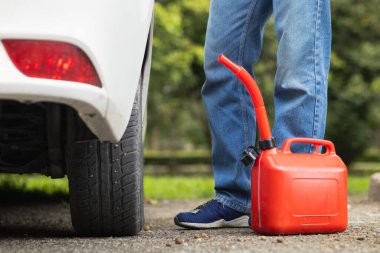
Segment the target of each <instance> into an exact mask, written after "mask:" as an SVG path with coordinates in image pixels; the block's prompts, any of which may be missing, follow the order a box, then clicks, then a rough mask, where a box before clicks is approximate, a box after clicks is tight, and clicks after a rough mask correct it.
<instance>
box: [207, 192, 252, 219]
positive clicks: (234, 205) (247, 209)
mask: <svg viewBox="0 0 380 253" xmlns="http://www.w3.org/2000/svg"><path fill="white" fill-rule="evenodd" d="M213 199H215V200H216V201H219V202H220V203H222V204H223V205H225V206H228V207H229V208H232V209H234V210H235V211H238V212H240V213H245V214H248V215H251V207H250V206H249V207H247V205H243V204H241V203H238V202H236V201H233V200H230V199H228V198H227V197H226V196H223V195H221V194H219V193H217V194H215V196H214V198H213Z"/></svg>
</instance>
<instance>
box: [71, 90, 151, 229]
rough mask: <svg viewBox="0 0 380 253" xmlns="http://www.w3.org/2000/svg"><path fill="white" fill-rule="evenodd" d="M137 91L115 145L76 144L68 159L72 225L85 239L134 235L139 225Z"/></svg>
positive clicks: (140, 173) (140, 185)
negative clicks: (118, 140)
mask: <svg viewBox="0 0 380 253" xmlns="http://www.w3.org/2000/svg"><path fill="white" fill-rule="evenodd" d="M140 108H142V107H141V89H140V87H139V88H138V91H137V93H136V98H135V101H134V105H133V110H132V113H131V117H130V120H129V123H128V127H127V129H126V131H125V133H124V135H123V137H122V139H121V140H120V142H118V143H114V144H111V143H101V142H100V141H97V140H90V141H78V142H75V143H74V144H73V145H72V146H73V147H71V146H70V147H69V148H73V150H72V152H71V154H72V155H71V158H69V160H68V165H69V166H68V177H69V188H70V207H71V216H72V223H73V226H74V228H75V229H76V231H77V232H79V233H80V234H84V235H102V236H108V235H114V236H123V235H135V234H137V233H138V232H139V231H140V230H141V229H142V226H143V223H144V214H143V202H144V199H143V183H142V177H143V159H142V158H143V154H142V152H143V149H142V112H141V110H140Z"/></svg>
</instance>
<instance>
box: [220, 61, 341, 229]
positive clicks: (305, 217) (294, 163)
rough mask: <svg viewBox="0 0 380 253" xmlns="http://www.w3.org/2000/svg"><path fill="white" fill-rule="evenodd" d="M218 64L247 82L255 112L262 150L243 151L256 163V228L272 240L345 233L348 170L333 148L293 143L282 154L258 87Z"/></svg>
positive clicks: (305, 140)
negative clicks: (299, 150) (300, 150)
mask: <svg viewBox="0 0 380 253" xmlns="http://www.w3.org/2000/svg"><path fill="white" fill-rule="evenodd" d="M218 60H219V62H221V63H222V64H224V65H225V66H226V67H228V68H229V69H230V70H231V71H233V72H234V74H235V75H236V76H237V77H238V78H239V79H240V80H241V81H242V82H243V84H244V85H245V87H246V88H247V90H248V92H249V94H250V95H251V98H252V102H253V104H254V107H255V113H256V118H257V123H258V128H259V132H260V140H259V146H260V150H259V149H256V148H252V147H251V148H250V149H248V150H247V151H246V152H245V153H246V156H247V157H248V158H249V159H251V160H253V161H254V160H255V159H256V160H255V161H254V162H255V163H254V166H253V168H252V171H251V189H252V191H251V194H252V216H251V217H252V218H251V222H252V224H251V227H252V229H253V230H254V231H255V232H256V233H259V234H268V235H280V234H310V233H334V232H342V231H344V230H346V228H347V168H346V166H345V164H344V163H343V161H342V160H341V159H340V158H339V156H337V155H336V153H335V147H334V144H333V143H332V142H331V141H326V140H319V139H311V138H291V139H287V140H286V141H285V142H284V143H283V145H282V149H281V150H278V149H277V147H276V143H275V139H274V138H273V137H272V135H271V131H270V127H269V123H268V118H267V114H266V110H265V106H264V102H263V99H262V96H261V93H260V90H259V88H258V86H257V84H256V82H255V81H254V80H253V78H252V77H251V76H250V75H249V73H248V72H247V71H246V70H245V69H244V68H243V67H241V66H239V65H236V64H235V63H233V62H232V61H231V60H229V59H228V58H227V57H225V56H223V55H221V56H220V57H219V59H218ZM293 143H309V144H312V145H314V147H315V149H314V150H315V152H314V153H312V154H296V153H292V152H291V149H290V147H291V145H292V144H293ZM321 146H324V147H325V148H326V152H325V153H323V154H322V153H320V152H319V150H320V147H321ZM247 157H246V158H247ZM246 158H245V159H246Z"/></svg>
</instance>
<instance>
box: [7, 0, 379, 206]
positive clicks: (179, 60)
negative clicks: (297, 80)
mask: <svg viewBox="0 0 380 253" xmlns="http://www.w3.org/2000/svg"><path fill="white" fill-rule="evenodd" d="M208 8H209V0H191V1H186V0H156V6H155V27H154V41H153V62H152V70H151V81H150V90H149V106H148V130H147V133H146V139H145V163H146V169H145V196H146V198H147V200H148V201H151V202H154V201H155V200H157V199H197V198H210V197H212V195H213V178H212V170H211V156H210V151H209V150H210V141H211V140H210V133H209V128H208V122H207V118H206V115H205V111H204V108H203V104H202V101H201V96H200V90H201V87H202V85H203V81H204V73H203V44H204V40H205V31H206V25H207V18H208ZM331 11H332V29H333V43H332V57H331V69H330V75H329V90H328V92H329V109H328V121H327V131H326V136H325V138H326V139H330V140H332V141H333V142H334V143H335V145H336V149H337V153H338V155H340V156H341V157H342V159H343V160H344V161H345V162H346V164H347V165H348V168H349V175H350V176H349V192H350V194H366V193H367V191H368V185H369V176H370V175H371V174H372V173H374V172H376V171H380V43H379V42H380V20H379V16H378V15H379V13H380V4H379V2H378V0H366V1H362V0H331ZM273 24H274V23H273V18H272V19H271V20H270V21H269V23H268V24H267V27H266V30H265V34H264V46H263V52H262V55H261V59H260V61H259V63H257V64H256V65H255V66H254V72H255V75H256V77H257V82H258V84H259V86H260V88H261V91H262V93H263V96H264V100H265V102H266V106H267V110H268V112H269V118H270V122H273V88H274V87H273V79H274V74H275V71H276V48H277V40H276V36H275V31H274V25H273ZM4 177H5V176H4V175H1V176H0V185H2V188H6V189H18V190H21V191H36V192H45V193H46V192H47V193H48V194H58V195H62V196H63V197H65V196H67V191H68V190H67V181H66V180H65V179H63V180H54V181H52V180H49V179H45V178H44V177H42V176H32V177H22V178H20V177H19V176H14V175H12V176H9V175H7V176H6V177H7V179H6V180H5V179H4ZM9 177H11V178H13V180H10V179H9Z"/></svg>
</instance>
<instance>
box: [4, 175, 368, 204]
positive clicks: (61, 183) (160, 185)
mask: <svg viewBox="0 0 380 253" xmlns="http://www.w3.org/2000/svg"><path fill="white" fill-rule="evenodd" d="M369 180H370V179H369V177H368V176H367V177H358V176H349V178H348V192H349V194H351V195H358V194H367V192H368V188H369ZM0 191H1V192H23V193H28V194H37V195H48V196H63V197H67V195H68V191H69V190H68V185H67V179H66V178H64V179H54V180H52V179H50V178H47V177H44V176H41V175H22V176H19V175H0ZM144 191H145V197H146V198H147V199H157V200H161V199H183V200H187V199H204V198H206V199H207V198H211V197H212V196H213V193H214V180H213V178H212V177H183V176H181V177H180V176H178V177H177V176H175V177H169V176H160V177H153V176H145V177H144Z"/></svg>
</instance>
